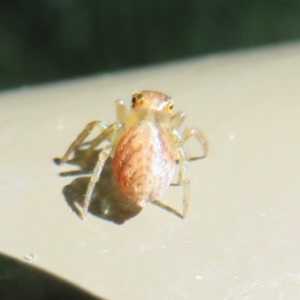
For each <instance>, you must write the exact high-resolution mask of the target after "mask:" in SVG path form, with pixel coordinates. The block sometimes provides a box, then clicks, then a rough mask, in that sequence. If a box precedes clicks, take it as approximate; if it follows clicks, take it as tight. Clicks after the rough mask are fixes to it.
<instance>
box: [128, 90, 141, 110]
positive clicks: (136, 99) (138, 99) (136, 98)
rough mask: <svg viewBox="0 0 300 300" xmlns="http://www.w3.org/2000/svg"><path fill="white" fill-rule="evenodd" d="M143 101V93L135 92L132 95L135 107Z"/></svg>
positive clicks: (132, 104)
mask: <svg viewBox="0 0 300 300" xmlns="http://www.w3.org/2000/svg"><path fill="white" fill-rule="evenodd" d="M142 101H143V95H142V93H135V94H133V96H132V101H131V106H132V107H133V108H135V107H138V106H139V105H141V104H142Z"/></svg>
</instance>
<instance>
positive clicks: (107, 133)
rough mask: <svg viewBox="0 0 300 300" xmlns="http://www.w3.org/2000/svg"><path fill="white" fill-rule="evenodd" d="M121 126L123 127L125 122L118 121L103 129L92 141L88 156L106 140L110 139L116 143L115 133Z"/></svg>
mask: <svg viewBox="0 0 300 300" xmlns="http://www.w3.org/2000/svg"><path fill="white" fill-rule="evenodd" d="M121 127H123V123H121V122H116V123H113V124H111V125H109V126H108V127H107V128H105V130H103V131H102V132H101V133H100V134H99V135H98V136H97V137H96V138H94V139H93V140H92V141H91V142H90V146H89V149H88V152H87V156H89V155H90V154H91V153H92V152H93V151H94V149H95V148H96V147H97V146H98V145H99V144H100V143H101V142H103V141H104V140H109V141H110V142H111V143H112V144H114V143H113V139H114V137H115V136H114V134H113V133H116V132H117V131H118V129H120V128H121Z"/></svg>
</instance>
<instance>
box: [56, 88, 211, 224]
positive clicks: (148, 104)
mask: <svg viewBox="0 0 300 300" xmlns="http://www.w3.org/2000/svg"><path fill="white" fill-rule="evenodd" d="M115 104H116V115H117V121H116V122H115V123H113V124H111V125H109V126H107V125H106V124H105V123H104V122H102V121H94V122H91V123H89V124H87V125H86V127H85V128H84V129H83V131H82V132H81V133H80V134H79V135H78V137H77V138H76V139H75V141H74V142H73V143H72V144H71V145H70V147H69V148H68V150H67V151H66V153H65V155H64V156H63V157H62V159H61V160H60V163H61V164H62V163H65V162H66V161H67V160H68V158H69V156H70V155H71V154H72V152H73V151H74V150H75V149H76V148H78V147H79V146H80V145H81V144H82V143H83V142H84V140H85V139H86V137H87V136H88V135H89V134H90V133H91V131H92V130H93V129H95V128H96V129H100V131H101V132H100V133H99V135H98V136H97V137H96V138H94V139H93V140H92V141H90V143H89V150H88V151H91V152H92V151H93V150H94V149H95V148H96V147H97V146H98V145H100V144H101V143H102V142H103V141H107V142H108V143H109V144H108V145H106V146H105V147H104V148H103V149H102V150H101V152H100V153H99V156H98V160H97V164H96V166H95V168H94V170H93V173H92V176H91V179H90V182H89V185H88V188H87V192H86V195H85V199H84V202H83V207H82V210H81V212H80V216H81V218H82V219H84V218H85V217H86V214H87V211H88V208H89V205H90V202H91V198H92V194H93V190H94V188H95V185H96V183H97V182H98V180H99V178H100V175H101V172H102V170H103V167H104V164H105V162H106V160H107V159H108V158H109V157H111V158H112V161H113V175H114V178H115V180H116V183H117V185H118V187H119V188H120V190H121V192H122V193H123V194H124V195H126V196H127V197H128V198H129V199H131V201H133V202H134V203H136V204H137V205H138V206H140V207H143V206H144V205H145V204H146V203H147V202H151V201H154V200H155V201H157V200H156V198H157V197H159V196H160V195H161V194H162V193H163V192H164V191H165V190H166V189H167V188H168V186H169V185H170V184H171V181H172V179H173V176H174V172H175V165H176V162H178V163H179V175H178V185H182V186H183V209H182V213H178V214H179V216H180V217H182V218H185V217H186V215H187V212H188V205H189V196H190V178H189V171H188V162H189V160H190V158H189V156H188V154H187V151H186V148H185V142H186V141H187V140H188V139H189V138H190V137H195V138H196V139H197V140H198V141H199V142H200V143H201V144H202V146H203V155H202V156H201V157H205V156H207V153H208V144H207V141H206V138H205V136H204V135H203V134H202V132H201V131H200V130H199V129H198V128H187V129H185V130H183V131H182V132H181V131H180V130H179V127H180V126H181V125H182V123H183V121H184V120H185V113H184V112H182V111H179V112H177V113H175V114H172V109H173V99H172V98H171V97H169V96H167V95H165V94H163V93H161V92H155V91H139V92H135V93H133V95H132V104H131V109H130V111H128V110H127V108H126V106H125V102H124V101H123V100H121V99H120V100H117V101H116V103H115ZM199 158H200V157H199Z"/></svg>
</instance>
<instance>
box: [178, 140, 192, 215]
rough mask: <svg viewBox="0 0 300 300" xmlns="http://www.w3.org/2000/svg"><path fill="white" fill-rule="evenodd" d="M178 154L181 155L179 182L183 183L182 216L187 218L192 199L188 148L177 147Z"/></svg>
mask: <svg viewBox="0 0 300 300" xmlns="http://www.w3.org/2000/svg"><path fill="white" fill-rule="evenodd" d="M177 154H178V157H179V167H180V171H179V179H178V182H179V183H180V184H182V188H183V203H182V218H185V217H186V215H187V212H188V208H189V201H190V176H189V169H188V161H189V158H188V157H187V153H186V150H185V148H184V146H179V147H178V148H177Z"/></svg>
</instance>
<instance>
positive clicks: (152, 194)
mask: <svg viewBox="0 0 300 300" xmlns="http://www.w3.org/2000/svg"><path fill="white" fill-rule="evenodd" d="M174 171H175V151H174V147H173V144H172V143H171V141H170V139H169V136H168V135H167V133H166V132H165V130H164V129H163V128H162V127H161V126H160V125H158V124H157V123H154V122H150V121H140V122H138V123H136V124H135V125H134V126H132V127H130V128H129V129H128V130H127V131H126V132H125V133H124V134H123V136H122V137H121V139H120V141H119V143H118V145H117V147H116V151H115V155H114V158H113V173H114V177H115V179H116V182H117V184H118V186H119V188H120V190H121V191H122V192H123V193H124V194H125V195H127V196H128V197H129V198H130V199H132V200H133V201H134V202H136V203H137V204H138V205H140V206H143V205H144V203H145V202H149V201H152V200H154V199H155V198H156V197H158V196H160V195H161V194H162V193H163V192H164V191H165V190H166V189H167V188H168V186H169V185H170V183H171V181H172V178H173V175H174Z"/></svg>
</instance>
